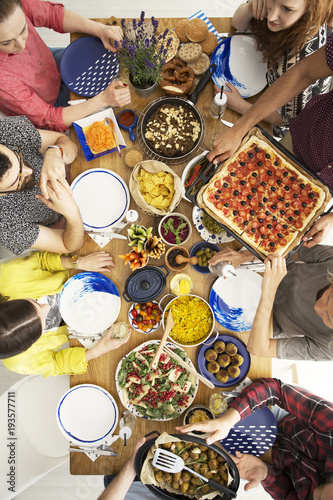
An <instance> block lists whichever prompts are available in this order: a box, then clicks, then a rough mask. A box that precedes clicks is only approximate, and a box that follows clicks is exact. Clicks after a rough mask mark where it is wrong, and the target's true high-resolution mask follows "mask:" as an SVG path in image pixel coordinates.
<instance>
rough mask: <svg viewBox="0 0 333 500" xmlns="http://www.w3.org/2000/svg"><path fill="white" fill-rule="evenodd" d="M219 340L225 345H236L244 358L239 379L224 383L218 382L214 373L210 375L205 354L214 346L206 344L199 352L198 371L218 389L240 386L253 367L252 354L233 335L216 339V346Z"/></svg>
mask: <svg viewBox="0 0 333 500" xmlns="http://www.w3.org/2000/svg"><path fill="white" fill-rule="evenodd" d="M219 340H222V342H224V343H225V344H227V343H228V342H231V343H232V344H235V346H236V347H237V354H240V355H241V356H242V357H243V358H244V361H243V363H242V364H241V365H240V366H239V369H240V374H239V375H238V377H235V378H233V377H229V379H228V380H227V381H226V382H224V383H223V382H219V381H218V380H217V378H216V377H215V375H214V373H210V372H209V371H208V369H207V365H208V361H207V360H206V358H205V353H206V352H207V351H208V350H209V349H213V345H209V346H207V345H205V344H202V346H201V347H200V349H199V352H198V356H197V364H198V369H199V372H200V373H201V375H203V376H204V377H206V378H207V379H208V380H210V381H211V382H212V384H214V385H215V386H216V387H231V386H232V385H236V384H239V382H241V381H242V380H243V379H244V378H245V377H246V375H247V374H248V373H249V370H250V366H251V358H250V354H249V352H248V350H247V349H246V345H245V344H244V342H242V341H241V340H240V339H238V338H237V337H234V336H233V335H227V334H226V335H224V334H223V335H219V336H218V337H217V338H216V339H215V341H214V344H215V342H218V341H219ZM226 368H227V367H226Z"/></svg>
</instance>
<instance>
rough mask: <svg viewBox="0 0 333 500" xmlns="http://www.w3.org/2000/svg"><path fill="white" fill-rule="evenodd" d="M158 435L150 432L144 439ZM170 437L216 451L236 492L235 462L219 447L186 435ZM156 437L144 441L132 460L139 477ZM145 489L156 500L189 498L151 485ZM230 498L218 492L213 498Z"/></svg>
mask: <svg viewBox="0 0 333 500" xmlns="http://www.w3.org/2000/svg"><path fill="white" fill-rule="evenodd" d="M154 433H156V434H158V435H159V432H158V431H152V432H150V433H149V434H147V435H146V436H145V437H148V436H150V435H151V434H154ZM171 436H173V437H176V438H178V439H180V440H181V441H189V442H191V443H197V444H203V445H204V446H207V448H209V449H211V450H214V451H216V452H217V453H218V454H219V455H221V456H222V457H223V458H224V460H225V461H226V462H227V464H228V466H229V471H230V474H231V476H232V478H233V481H232V483H231V484H230V485H229V488H230V490H232V491H234V492H237V490H238V487H239V473H238V469H237V467H236V464H235V462H234V461H233V460H232V458H231V457H230V456H229V455H228V454H227V453H226V452H225V451H224V450H222V448H220V447H219V446H215V444H211V445H210V446H208V445H207V443H206V441H204V440H203V439H201V438H199V437H196V436H188V435H187V434H171ZM156 439H157V438H156V437H155V438H152V439H149V440H148V441H146V442H145V443H144V444H143V445H142V446H141V448H139V449H138V451H137V454H136V455H135V460H134V467H135V471H136V473H137V475H138V477H140V474H141V469H142V466H143V463H144V461H145V459H146V456H147V454H148V451H149V450H150V448H151V447H152V446H153V445H154V444H155V441H156ZM145 486H146V488H148V490H150V491H151V492H152V493H153V494H154V495H156V497H157V498H160V499H161V500H188V498H189V497H187V496H185V495H182V494H181V493H179V494H177V493H169V492H168V491H167V490H164V489H162V488H158V487H157V486H154V485H152V484H145ZM231 498H232V497H231V496H229V495H226V494H224V495H222V496H221V495H220V494H219V493H218V492H217V493H216V496H215V497H214V500H231Z"/></svg>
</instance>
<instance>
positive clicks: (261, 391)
mask: <svg viewBox="0 0 333 500" xmlns="http://www.w3.org/2000/svg"><path fill="white" fill-rule="evenodd" d="M268 405H277V406H279V407H280V408H282V409H284V410H285V411H287V412H288V414H287V416H285V417H284V418H283V419H282V420H281V421H280V422H279V424H278V434H277V438H276V441H275V443H274V445H273V448H272V462H271V463H270V464H266V463H265V462H263V461H262V460H260V459H259V458H257V457H255V456H253V455H245V454H241V453H239V452H236V455H237V456H236V457H235V458H234V461H235V462H236V464H237V467H238V470H239V473H240V477H241V478H242V479H245V480H247V481H248V483H247V484H246V485H245V490H246V491H247V490H249V489H251V488H255V487H256V486H258V484H259V483H261V484H262V486H263V487H264V488H265V490H266V491H267V492H268V493H269V494H270V495H271V497H272V498H275V499H276V500H296V499H299V500H332V499H333V403H330V402H329V401H326V400H324V399H322V398H320V397H318V396H315V395H314V394H311V393H310V392H307V391H306V390H304V389H302V388H300V387H297V386H293V385H290V384H285V383H283V382H281V381H280V380H277V379H274V378H267V379H260V380H258V381H257V382H254V383H253V384H251V385H250V386H249V387H247V388H246V389H245V390H244V391H243V392H242V393H241V394H240V395H239V396H238V397H237V398H236V399H235V400H234V401H233V402H232V403H231V405H230V406H229V408H228V410H227V411H226V412H225V413H223V415H222V416H221V417H219V418H216V419H214V420H207V421H205V422H201V423H197V424H191V425H185V426H182V427H176V430H177V431H180V432H184V433H187V432H192V431H194V430H195V431H203V432H208V433H210V436H209V437H208V438H207V439H206V442H207V444H212V443H214V442H215V441H218V440H220V439H224V438H225V437H226V436H227V435H228V434H229V431H230V429H231V428H232V427H233V426H234V425H235V424H236V423H237V422H239V421H240V420H242V419H243V418H245V417H247V416H248V415H250V413H252V412H253V411H255V410H258V409H260V408H263V407H264V406H268Z"/></svg>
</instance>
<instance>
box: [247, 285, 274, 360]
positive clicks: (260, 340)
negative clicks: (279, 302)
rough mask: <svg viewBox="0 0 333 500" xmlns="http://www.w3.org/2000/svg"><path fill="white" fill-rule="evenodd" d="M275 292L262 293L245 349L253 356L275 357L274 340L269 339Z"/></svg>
mask: <svg viewBox="0 0 333 500" xmlns="http://www.w3.org/2000/svg"><path fill="white" fill-rule="evenodd" d="M275 294H276V290H273V291H271V290H269V291H268V292H267V293H264V292H262V294H261V298H260V302H259V305H258V309H257V312H256V315H255V318H254V321H253V324H252V328H251V332H250V336H249V340H248V343H247V349H248V351H249V352H250V353H251V354H254V355H255V356H263V357H269V358H276V357H277V349H276V340H275V339H271V338H269V331H270V317H271V314H272V309H273V303H274V299H275Z"/></svg>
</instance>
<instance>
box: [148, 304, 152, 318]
mask: <svg viewBox="0 0 333 500" xmlns="http://www.w3.org/2000/svg"><path fill="white" fill-rule="evenodd" d="M151 313H152V308H151V306H148V307H147V314H148V316H150V315H151Z"/></svg>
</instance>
